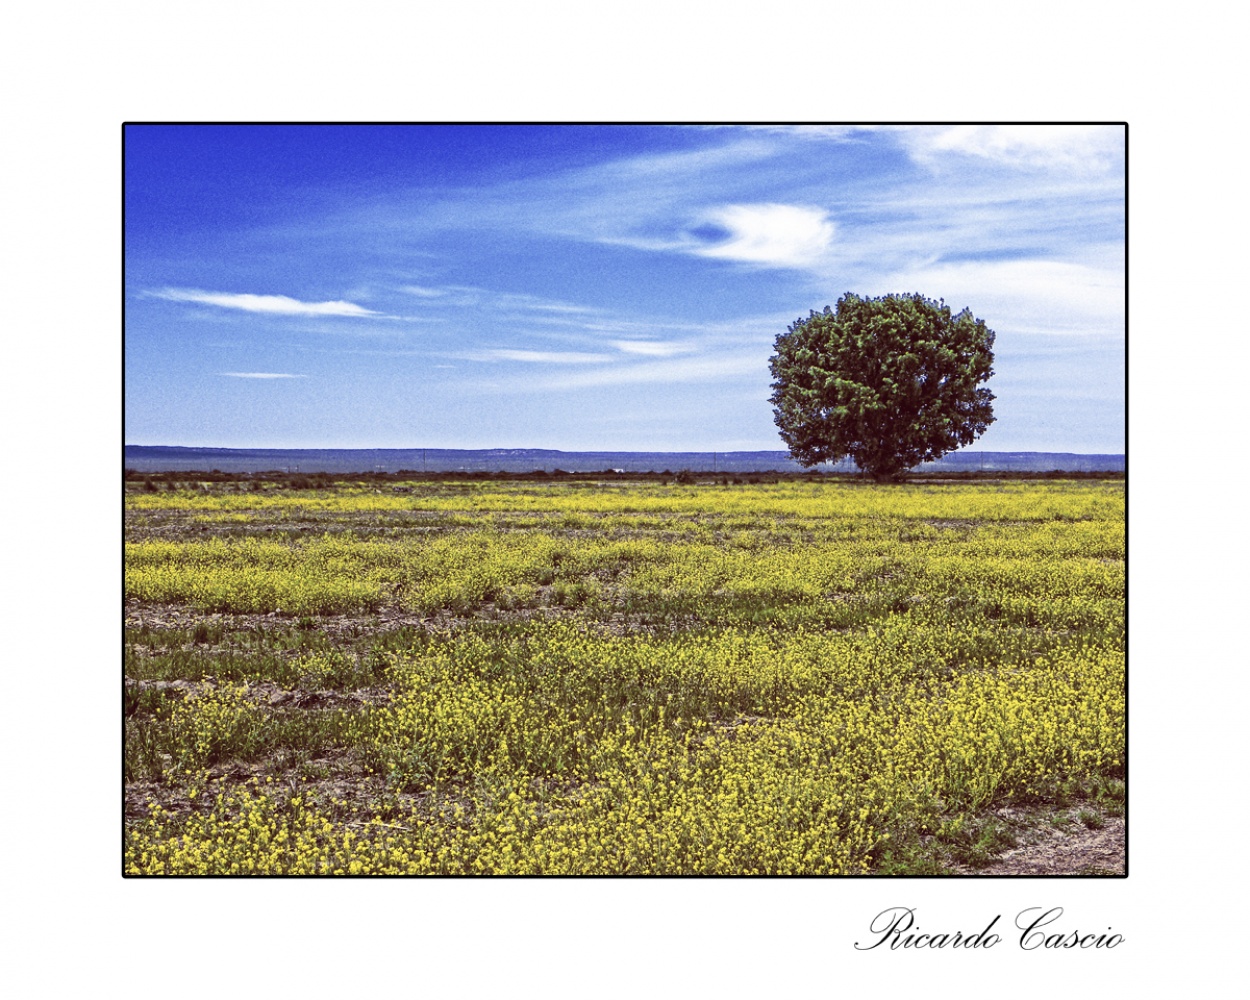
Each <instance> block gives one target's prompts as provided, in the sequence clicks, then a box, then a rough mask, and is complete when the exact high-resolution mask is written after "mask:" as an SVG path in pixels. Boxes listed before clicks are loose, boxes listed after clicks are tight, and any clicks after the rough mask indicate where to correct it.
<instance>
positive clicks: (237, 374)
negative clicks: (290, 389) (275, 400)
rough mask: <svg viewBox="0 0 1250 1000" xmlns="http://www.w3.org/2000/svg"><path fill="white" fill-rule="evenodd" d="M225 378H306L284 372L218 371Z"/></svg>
mask: <svg viewBox="0 0 1250 1000" xmlns="http://www.w3.org/2000/svg"><path fill="white" fill-rule="evenodd" d="M218 374H219V375H224V376H226V377H227V378H306V376H304V375H290V374H288V373H286V372H218Z"/></svg>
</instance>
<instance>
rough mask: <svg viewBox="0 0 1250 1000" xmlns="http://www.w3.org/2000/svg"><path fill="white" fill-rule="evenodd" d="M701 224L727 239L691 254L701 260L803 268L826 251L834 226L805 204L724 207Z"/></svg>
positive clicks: (818, 211)
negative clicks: (725, 233)
mask: <svg viewBox="0 0 1250 1000" xmlns="http://www.w3.org/2000/svg"><path fill="white" fill-rule="evenodd" d="M702 221H703V222H705V223H711V224H712V225H714V226H718V227H720V228H723V229H725V230H727V231H728V233H729V235H728V238H726V239H724V240H722V241H721V242H719V243H716V244H713V245H711V246H707V245H700V246H697V247H696V248H694V252H695V253H697V254H699V255H700V256H703V257H718V258H722V259H725V260H740V261H747V262H749V263H753V264H766V265H772V266H774V267H806V266H808V265H810V264H812V263H814V262H815V261H816V260H818V259H819V258H820V257H821V255H822V254H824V252H825V251H826V250H827V249H828V248H829V244H830V242H831V241H832V240H833V223H832V222H830V221H829V218H828V213H827V212H825V211H824V209H820V208H812V207H809V206H804V205H776V204H764V205H726V206H725V207H723V208H718V209H715V210H714V211H711V212H708V213H706V214H705V215H704V217H703V220H702Z"/></svg>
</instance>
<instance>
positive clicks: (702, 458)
mask: <svg viewBox="0 0 1250 1000" xmlns="http://www.w3.org/2000/svg"><path fill="white" fill-rule="evenodd" d="M124 452H125V455H124V465H125V468H126V469H128V470H129V469H133V470H134V471H135V472H141V473H146V472H191V471H205V472H208V471H218V472H286V473H296V472H298V473H319V472H327V473H368V472H387V473H395V472H401V471H402V472H412V473H426V472H429V473H445V472H479V473H480V472H508V473H524V472H545V473H553V472H556V471H561V472H569V473H577V472H583V473H584V472H609V471H617V472H657V473H658V472H666V473H669V474H672V473H675V472H677V471H679V470H692V471H697V472H702V473H725V474H733V473H750V472H786V473H798V472H804V471H807V470H805V469H804V468H803V467H802V466H801V465H799V464H798V463H797V462H795V461H794V460H793V459H791V458H790V454H789V452H785V451H716V452H713V451H555V450H552V449H545V448H485V449H478V450H463V449H455V448H179V447H171V446H166V445H131V444H128V445H126V446H125V448H124ZM814 471H817V472H854V471H856V470H855V466H854V464H853V463H850V462H840V463H838V464H837V465H821V466H817V467H816V469H815V470H814ZM913 471H915V472H951V473H970V472H1008V473H1021V472H1080V473H1091V472H1111V473H1123V472H1125V471H1126V466H1125V460H1124V456H1123V455H1078V454H1070V453H1067V452H1042V451H981V452H955V453H954V454H951V455H947V456H945V457H944V458H941V459H939V460H938V461H936V462H927V463H925V464H924V465H921V466H918V467H917V468H916V469H914V470H913Z"/></svg>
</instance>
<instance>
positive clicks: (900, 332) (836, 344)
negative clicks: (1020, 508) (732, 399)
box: [769, 292, 994, 482]
mask: <svg viewBox="0 0 1250 1000" xmlns="http://www.w3.org/2000/svg"><path fill="white" fill-rule="evenodd" d="M773 346H774V351H775V353H774V354H773V357H772V359H771V361H770V362H769V366H770V368H771V369H772V374H773V379H774V381H773V384H772V387H773V394H772V397H771V401H772V403H773V406H774V408H775V409H774V415H773V420H774V421H775V422H776V424H777V426H778V427H779V428H780V429H781V438H782V440H783V441H785V443H786V445H787V446H788V447H789V449H790V454H791V456H793V457H794V459H795V460H796V461H797V462H799V463H800V464H802V465H804V466H813V465H816V464H817V463H820V462H837V461H840V460H841V459H843V458H846V457H848V456H849V457H850V458H851V459H852V460H854V462H855V464H856V465H857V466H858V467H859V468H860V469H862V470H863V471H864V472H865V473H866V474H867V475H869V476H871V477H872V478H873V479H875V480H877V481H878V482H883V481H890V480H897V479H900V478H902V475H903V473H904V472H905V471H906V470H907V469H910V468H912V467H913V466H915V465H919V464H920V463H921V462H929V461H932V460H933V459H936V458H940V457H941V456H942V455H945V454H946V453H947V452H950V451H954V450H955V449H956V448H960V447H963V446H964V445H966V444H971V443H972V442H973V441H974V440H975V439H976V438H978V437H980V436H981V435H982V434H984V433H985V429H986V428H987V427H989V425H990V424H992V423H993V422H994V410H993V407H992V406H991V405H990V404H991V403H992V402H993V400H994V394H993V393H992V392H990V390H989V389H983V388H982V389H979V388H977V386H978V385H980V383H982V382H984V381H986V380H987V379H988V378H989V377H990V376H991V375H993V374H994V372H993V369H992V368H991V367H990V366H991V365H993V363H994V352H993V347H994V331H993V330H991V329H989V328H988V327H987V326H986V325H985V322H984V321H983V320H979V319H974V318H973V316H972V313H971V312H969V311H968V310H967V309H964V311H963V312H961V313H959V314H957V315H954V316H952V315H951V310H950V307H949V306H948V305H946V303H944V302H942V301H937V302H934V301H933V300H932V299H926V298H925V297H924V296H922V295H919V294H915V295H884V296H882V297H881V298H876V299H865V298H860V297H859V296H858V295H854V294H852V293H850V292H847V293H846V294H845V295H844V296H842V298H840V299H839V300H838V306H837V309H836V310H834V311H830V309H829V307H828V306H825V309H824V312H819V313H818V312H814V311H813V312H812V313H811V314H810V315H809V316H808V317H807V319H798V320H795V321H794V322H793V323H792V324H790V328H789V329H788V330H787V331H786V332H785V333H783V334H781V335H779V336H778V337H777V340H776V343H775V344H774V345H773Z"/></svg>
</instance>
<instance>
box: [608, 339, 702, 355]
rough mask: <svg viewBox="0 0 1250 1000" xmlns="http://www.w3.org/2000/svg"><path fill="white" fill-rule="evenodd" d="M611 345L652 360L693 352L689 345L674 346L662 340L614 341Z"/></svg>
mask: <svg viewBox="0 0 1250 1000" xmlns="http://www.w3.org/2000/svg"><path fill="white" fill-rule="evenodd" d="M610 343H611V345H612V346H613V347H615V348H616V349H617V350H618V351H624V352H625V353H626V354H642V355H646V356H647V357H651V358H668V357H672V356H673V355H674V354H685V353H686V352H688V351H691V350H693V348H692V347H691V346H690V345H688V344H672V343H665V342H664V341H660V340H613V341H610Z"/></svg>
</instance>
